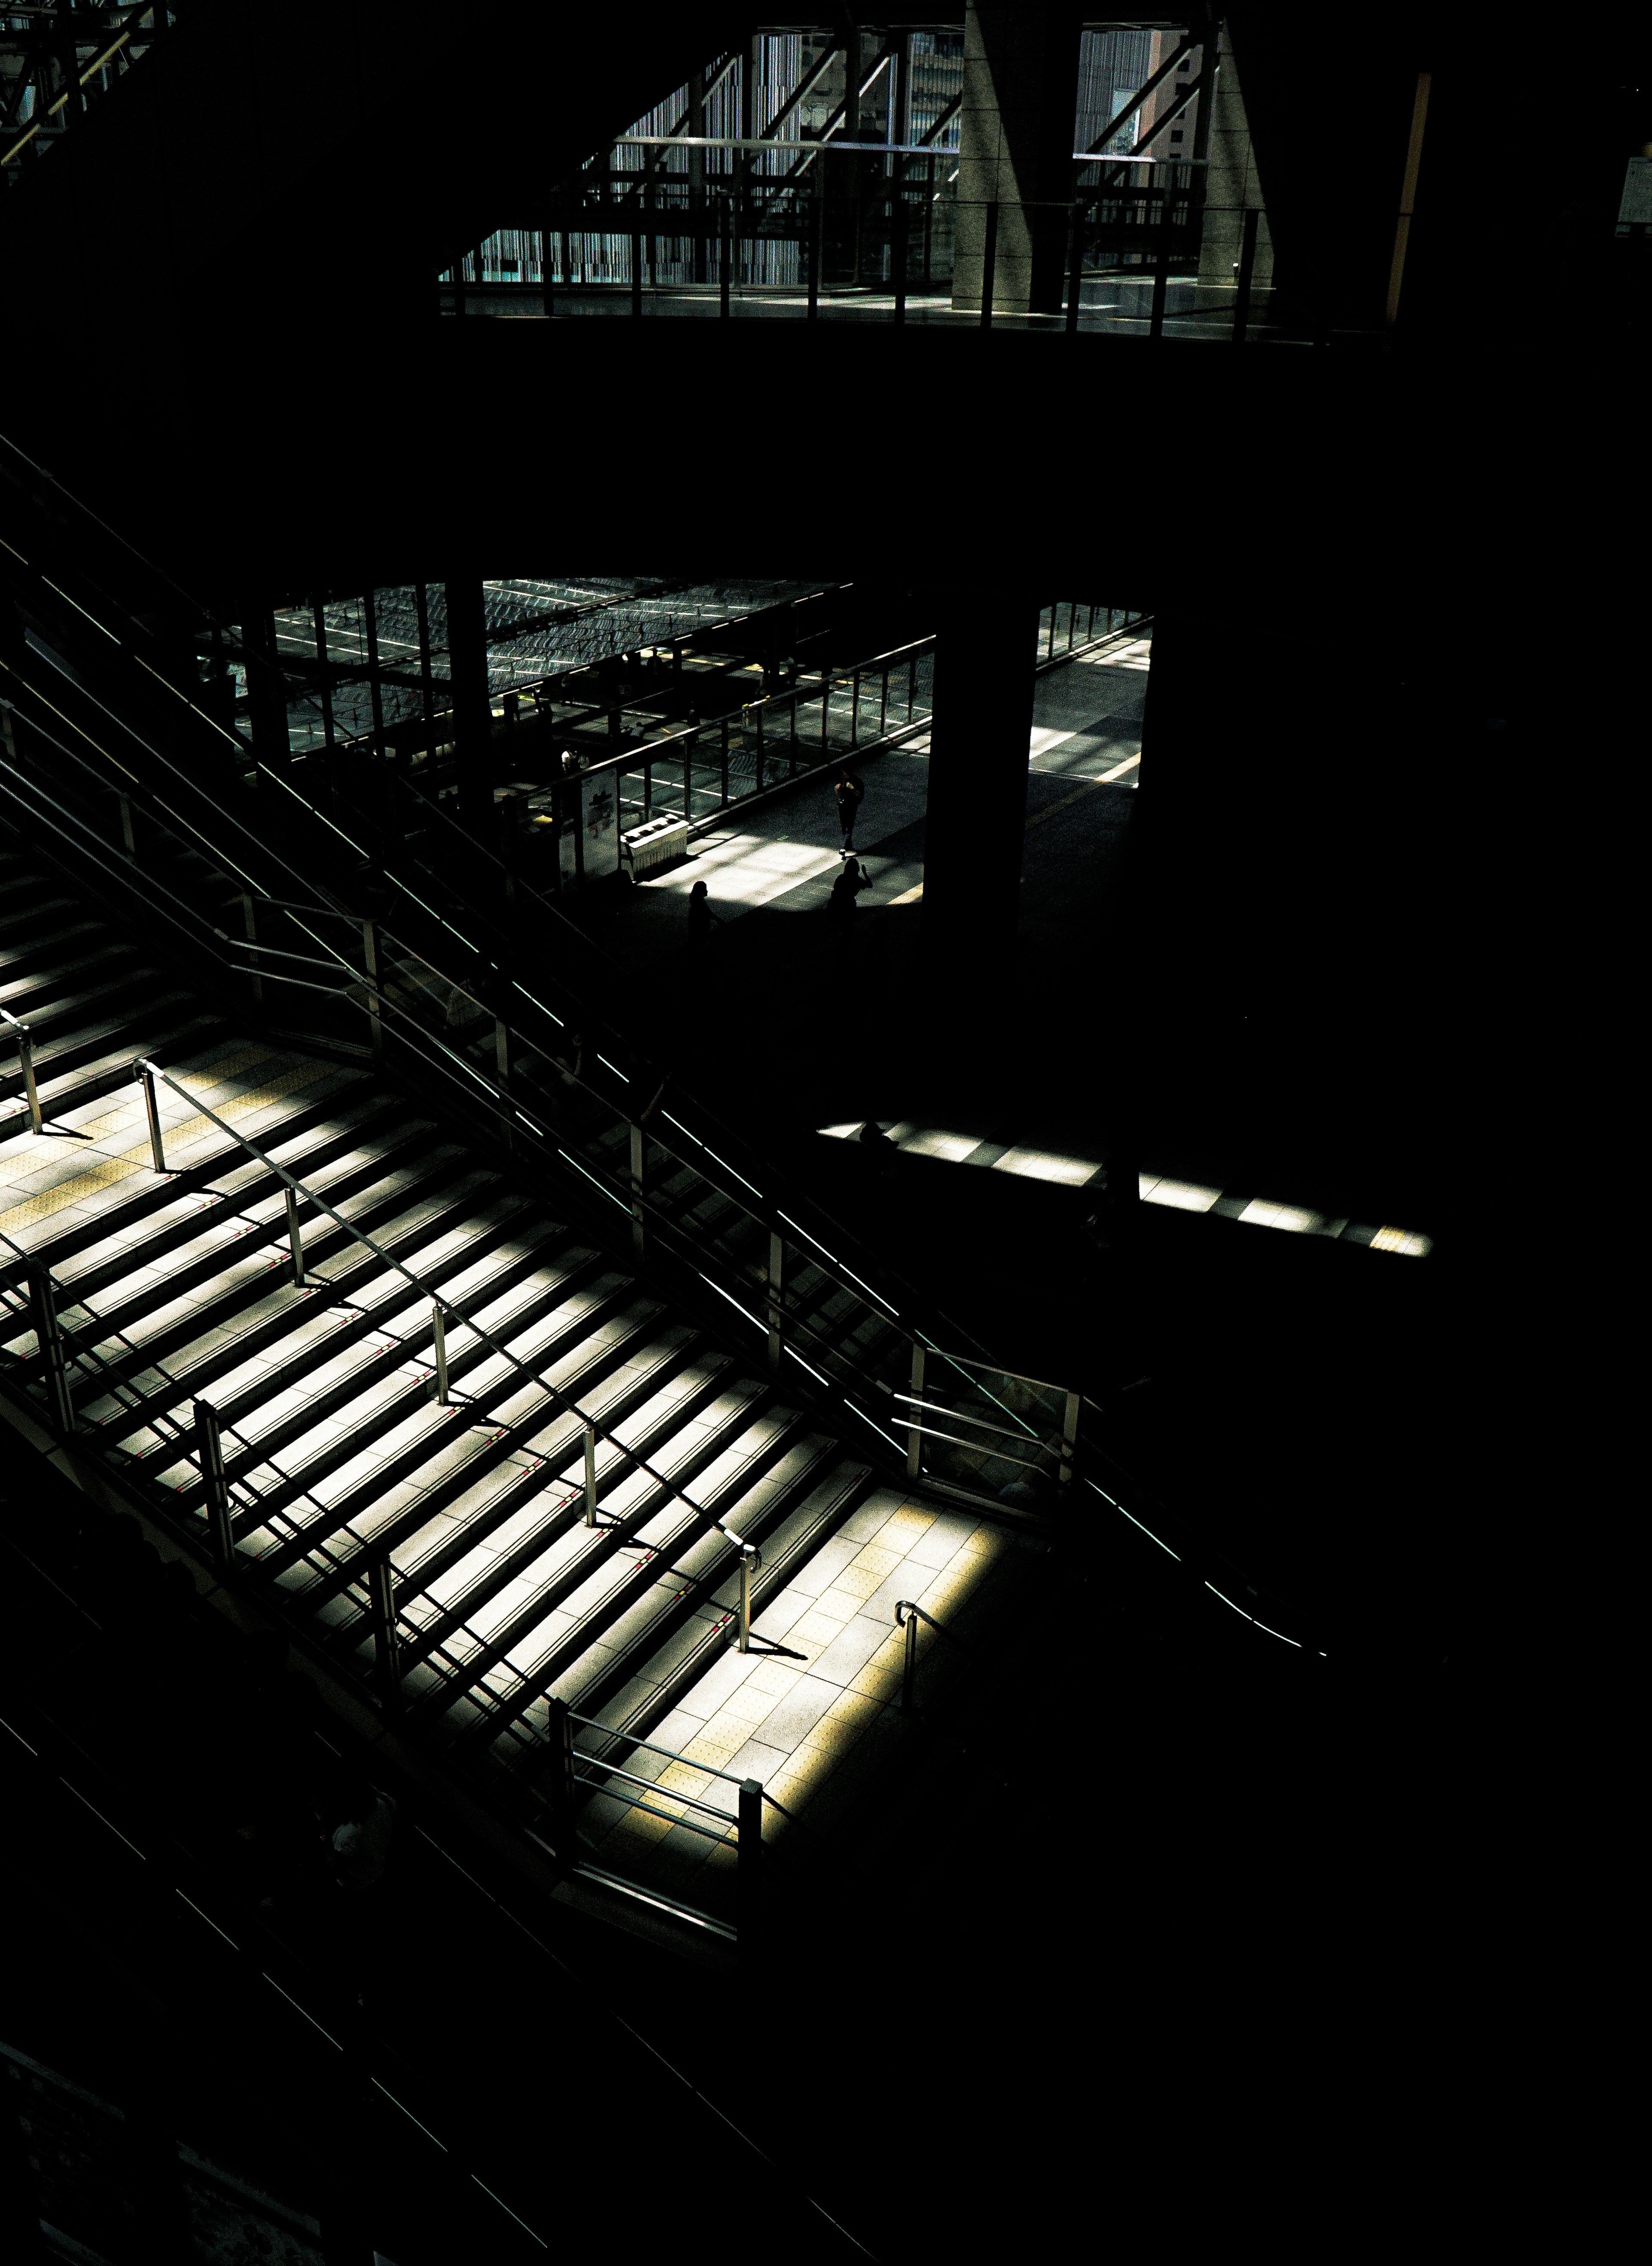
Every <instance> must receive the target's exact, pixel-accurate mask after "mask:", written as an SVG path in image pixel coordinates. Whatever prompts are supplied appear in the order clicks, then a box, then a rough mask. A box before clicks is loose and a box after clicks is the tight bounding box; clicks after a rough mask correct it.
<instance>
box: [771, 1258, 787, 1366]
mask: <svg viewBox="0 0 1652 2266" xmlns="http://www.w3.org/2000/svg"><path fill="white" fill-rule="evenodd" d="M785 1284H786V1239H785V1237H784V1236H782V1235H780V1234H778V1232H776V1231H775V1230H774V1229H772V1228H771V1230H770V1231H769V1285H768V1289H769V1367H770V1369H771V1371H775V1372H776V1374H778V1371H779V1367H780V1357H781V1356H782V1354H783V1353H784V1351H785V1349H786V1347H785V1340H784V1337H783V1336H782V1334H781V1332H782V1327H783V1324H784V1319H785V1317H784V1316H783V1314H782V1312H781V1310H780V1296H781V1292H782V1290H784V1288H785Z"/></svg>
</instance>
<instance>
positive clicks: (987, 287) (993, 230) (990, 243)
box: [981, 197, 998, 331]
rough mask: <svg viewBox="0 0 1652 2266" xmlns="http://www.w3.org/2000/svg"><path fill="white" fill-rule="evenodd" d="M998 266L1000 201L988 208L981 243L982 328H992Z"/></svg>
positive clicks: (990, 204)
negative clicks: (995, 270) (994, 285)
mask: <svg viewBox="0 0 1652 2266" xmlns="http://www.w3.org/2000/svg"><path fill="white" fill-rule="evenodd" d="M997 266H998V199H997V198H996V197H994V198H993V199H992V200H991V201H990V203H989V204H988V206H987V218H986V232H985V234H984V236H983V238H982V243H981V327H982V329H983V331H990V329H991V328H992V271H993V269H994V268H995V267H997Z"/></svg>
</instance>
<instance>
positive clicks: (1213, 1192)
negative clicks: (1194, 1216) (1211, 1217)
mask: <svg viewBox="0 0 1652 2266" xmlns="http://www.w3.org/2000/svg"><path fill="white" fill-rule="evenodd" d="M1141 1191H1142V1202H1144V1203H1158V1204H1173V1205H1174V1206H1175V1208H1176V1210H1178V1211H1209V1210H1210V1207H1211V1205H1212V1204H1213V1203H1215V1202H1217V1201H1218V1200H1219V1198H1220V1196H1221V1194H1222V1191H1221V1189H1220V1188H1200V1187H1199V1186H1198V1185H1197V1183H1196V1182H1195V1181H1160V1180H1155V1179H1154V1178H1153V1177H1152V1176H1151V1174H1150V1173H1143V1174H1142V1176H1141Z"/></svg>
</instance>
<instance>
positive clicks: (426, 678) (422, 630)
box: [413, 582, 436, 748]
mask: <svg viewBox="0 0 1652 2266" xmlns="http://www.w3.org/2000/svg"><path fill="white" fill-rule="evenodd" d="M413 610H414V613H415V614H416V616H417V617H418V622H419V698H420V705H421V706H422V707H423V709H424V712H425V745H426V747H427V748H428V747H430V746H431V745H432V744H433V743H434V742H435V728H434V725H433V719H434V717H435V706H436V701H435V684H434V683H433V681H432V678H431V674H430V601H429V598H428V596H427V594H426V586H425V584H424V583H422V582H415V583H414V584H413Z"/></svg>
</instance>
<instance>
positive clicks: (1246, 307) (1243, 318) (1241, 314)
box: [1233, 205, 1262, 347]
mask: <svg viewBox="0 0 1652 2266" xmlns="http://www.w3.org/2000/svg"><path fill="white" fill-rule="evenodd" d="M1261 217H1262V216H1261V207H1260V206H1258V205H1250V206H1247V207H1246V213H1245V233H1244V235H1243V237H1242V238H1240V240H1239V289H1238V290H1237V291H1236V292H1235V293H1234V296H1233V343H1234V345H1235V346H1236V347H1242V346H1243V345H1244V344H1245V333H1246V329H1247V327H1248V325H1249V323H1250V314H1251V277H1252V275H1253V274H1254V272H1255V267H1256V231H1257V229H1258V227H1259V226H1260V225H1261Z"/></svg>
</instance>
